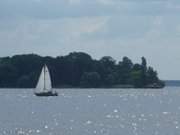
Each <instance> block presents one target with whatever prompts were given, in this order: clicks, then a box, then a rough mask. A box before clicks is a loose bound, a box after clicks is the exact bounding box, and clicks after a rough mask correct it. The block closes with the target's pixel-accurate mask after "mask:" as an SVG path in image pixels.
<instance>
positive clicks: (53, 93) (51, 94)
mask: <svg viewBox="0 0 180 135" xmlns="http://www.w3.org/2000/svg"><path fill="white" fill-rule="evenodd" d="M35 95H36V96H39V97H49V96H58V93H57V92H52V91H49V92H40V93H35Z"/></svg>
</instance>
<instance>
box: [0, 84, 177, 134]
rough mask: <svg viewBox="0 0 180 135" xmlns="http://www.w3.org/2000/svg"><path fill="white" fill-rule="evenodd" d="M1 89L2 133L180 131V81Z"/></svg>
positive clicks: (0, 116) (164, 132)
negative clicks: (51, 92) (153, 85)
mask: <svg viewBox="0 0 180 135" xmlns="http://www.w3.org/2000/svg"><path fill="white" fill-rule="evenodd" d="M57 91H58V93H59V96H58V97H36V96H34V95H33V90H32V89H1V90H0V135H178V134H180V87H179V88H178V87H167V88H165V89H162V90H152V89H146V90H144V89H128V90H127V89H58V90H57Z"/></svg>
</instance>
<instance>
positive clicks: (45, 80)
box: [44, 65, 46, 90]
mask: <svg viewBox="0 0 180 135" xmlns="http://www.w3.org/2000/svg"><path fill="white" fill-rule="evenodd" d="M45 70H46V65H45V66H44V90H45V89H46V88H45V87H46V78H45V75H46V73H45V72H46V71H45Z"/></svg>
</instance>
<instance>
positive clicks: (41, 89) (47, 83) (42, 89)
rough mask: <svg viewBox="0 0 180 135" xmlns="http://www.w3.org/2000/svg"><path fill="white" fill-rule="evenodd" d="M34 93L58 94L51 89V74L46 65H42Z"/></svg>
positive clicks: (43, 94)
mask: <svg viewBox="0 0 180 135" xmlns="http://www.w3.org/2000/svg"><path fill="white" fill-rule="evenodd" d="M34 94H35V95H36V96H46V97H47V96H58V93H57V92H56V91H53V90H52V84H51V76H50V73H49V70H48V67H47V66H46V65H44V66H43V68H42V71H41V74H40V76H39V80H38V83H37V86H36V89H35V92H34Z"/></svg>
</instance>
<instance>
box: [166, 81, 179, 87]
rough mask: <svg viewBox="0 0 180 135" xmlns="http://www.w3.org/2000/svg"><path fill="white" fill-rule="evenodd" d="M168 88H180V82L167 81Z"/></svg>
mask: <svg viewBox="0 0 180 135" xmlns="http://www.w3.org/2000/svg"><path fill="white" fill-rule="evenodd" d="M164 82H165V84H166V86H175V87H180V80H165V81H164Z"/></svg>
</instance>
